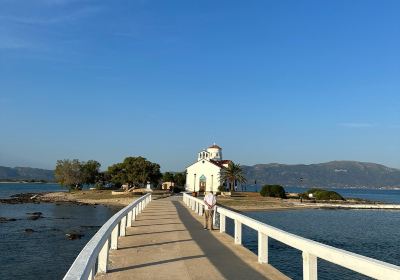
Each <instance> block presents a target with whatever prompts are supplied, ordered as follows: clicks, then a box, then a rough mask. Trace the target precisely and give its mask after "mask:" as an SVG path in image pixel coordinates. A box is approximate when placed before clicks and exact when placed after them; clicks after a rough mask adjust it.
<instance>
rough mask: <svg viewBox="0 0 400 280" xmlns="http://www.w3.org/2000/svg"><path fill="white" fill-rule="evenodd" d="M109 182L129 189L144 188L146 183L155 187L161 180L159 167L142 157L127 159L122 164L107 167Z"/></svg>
mask: <svg viewBox="0 0 400 280" xmlns="http://www.w3.org/2000/svg"><path fill="white" fill-rule="evenodd" d="M107 173H108V174H109V175H110V176H111V181H112V182H114V183H119V184H128V185H129V186H130V187H133V186H138V187H145V186H146V183H147V182H150V183H152V184H153V185H154V186H156V185H157V184H158V182H159V180H160V179H161V177H162V175H161V172H160V165H158V164H157V163H153V162H150V161H148V160H147V159H145V158H144V157H127V158H125V159H124V161H123V162H121V163H117V164H114V165H112V166H109V167H108V171H107Z"/></svg>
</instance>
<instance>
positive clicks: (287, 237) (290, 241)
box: [183, 193, 400, 280]
mask: <svg viewBox="0 0 400 280" xmlns="http://www.w3.org/2000/svg"><path fill="white" fill-rule="evenodd" d="M183 201H184V203H185V204H186V205H187V206H188V207H189V208H191V209H192V210H194V211H195V212H196V213H197V214H199V215H202V214H203V211H204V207H205V204H204V202H203V201H202V200H200V199H198V198H195V197H193V196H191V195H188V194H186V193H185V194H183ZM217 212H218V213H219V214H220V221H219V224H220V229H219V230H220V232H221V233H222V232H225V224H226V217H228V218H231V219H232V220H233V221H234V224H235V234H234V243H235V244H242V225H246V226H248V227H250V228H252V229H254V230H255V231H257V232H258V262H259V263H268V254H269V253H268V238H273V239H275V240H278V241H280V242H282V243H284V244H286V245H288V246H290V247H293V248H296V249H298V250H300V251H302V252H303V254H302V255H303V279H305V280H315V279H318V271H317V259H318V258H320V259H323V260H326V261H328V262H331V263H334V264H337V265H339V266H342V267H345V268H348V269H350V270H353V271H356V272H358V273H361V274H363V275H366V276H369V277H372V278H375V279H385V280H391V279H393V280H394V279H396V280H399V279H400V267H399V266H396V265H393V264H389V263H386V262H383V261H379V260H376V259H373V258H369V257H365V256H362V255H359V254H355V253H351V252H349V251H345V250H342V249H338V248H335V247H332V246H328V245H325V244H322V243H319V242H316V241H313V240H310V239H307V238H303V237H300V236H297V235H295V234H291V233H288V232H286V231H283V230H280V229H278V228H275V227H272V226H270V225H267V224H264V223H262V222H259V221H257V220H255V219H252V218H250V217H247V216H245V215H242V214H240V213H237V212H234V211H231V210H228V209H226V208H223V207H219V206H218V207H217ZM214 216H215V215H214Z"/></svg>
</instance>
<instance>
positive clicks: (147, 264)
mask: <svg viewBox="0 0 400 280" xmlns="http://www.w3.org/2000/svg"><path fill="white" fill-rule="evenodd" d="M204 257H205V256H204V255H198V256H190V257H182V258H176V259H169V260H163V261H158V262H152V263H143V264H138V265H132V266H128V267H123V268H116V269H111V270H110V271H109V273H113V272H119V271H125V270H131V269H135V268H141V267H146V266H154V265H160V264H166V263H171V262H179V261H185V260H191V259H199V258H204Z"/></svg>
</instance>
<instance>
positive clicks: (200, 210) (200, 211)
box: [199, 204, 204, 216]
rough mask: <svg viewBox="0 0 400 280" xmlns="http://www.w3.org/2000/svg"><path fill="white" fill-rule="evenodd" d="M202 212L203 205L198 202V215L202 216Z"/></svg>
mask: <svg viewBox="0 0 400 280" xmlns="http://www.w3.org/2000/svg"><path fill="white" fill-rule="evenodd" d="M203 212H204V207H203V205H202V204H200V206H199V215H200V216H203Z"/></svg>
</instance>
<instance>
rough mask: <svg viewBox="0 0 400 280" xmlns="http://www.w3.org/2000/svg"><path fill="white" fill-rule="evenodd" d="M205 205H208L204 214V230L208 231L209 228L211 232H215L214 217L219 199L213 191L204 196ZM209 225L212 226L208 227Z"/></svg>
mask: <svg viewBox="0 0 400 280" xmlns="http://www.w3.org/2000/svg"><path fill="white" fill-rule="evenodd" d="M204 203H205V204H206V207H205V213H204V229H205V230H206V229H207V228H208V229H209V230H213V216H214V210H215V205H216V204H217V198H216V197H215V195H214V194H213V192H212V191H210V192H208V193H207V194H206V195H205V196H204ZM208 225H210V226H209V227H208Z"/></svg>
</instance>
